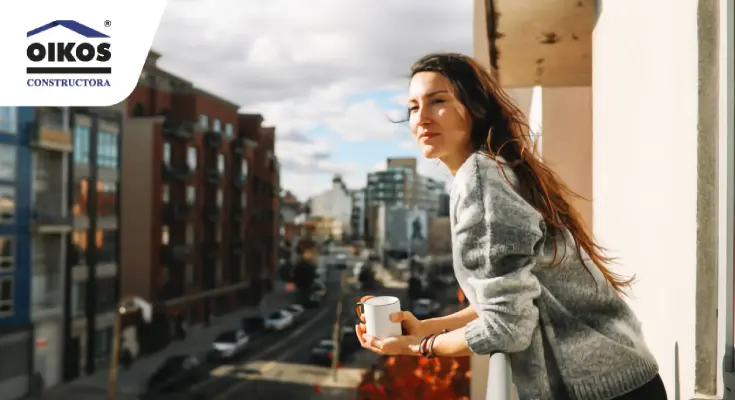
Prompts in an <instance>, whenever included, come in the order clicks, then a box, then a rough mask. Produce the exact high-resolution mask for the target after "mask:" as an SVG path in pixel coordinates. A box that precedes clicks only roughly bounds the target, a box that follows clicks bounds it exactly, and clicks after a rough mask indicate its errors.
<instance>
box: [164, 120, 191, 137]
mask: <svg viewBox="0 0 735 400" xmlns="http://www.w3.org/2000/svg"><path fill="white" fill-rule="evenodd" d="M194 126H195V125H194V123H192V122H178V123H177V122H174V121H173V120H171V119H166V120H165V121H163V136H164V137H166V138H169V139H175V140H180V141H188V140H190V139H191V138H192V137H194Z"/></svg>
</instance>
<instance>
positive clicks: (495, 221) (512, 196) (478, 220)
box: [454, 163, 545, 354]
mask: <svg viewBox="0 0 735 400" xmlns="http://www.w3.org/2000/svg"><path fill="white" fill-rule="evenodd" d="M466 172H468V174H467V175H466V176H465V177H464V181H463V184H462V185H461V189H460V193H459V196H458V198H457V202H456V203H455V207H456V208H455V232H456V237H455V241H456V242H455V249H454V251H456V252H458V253H457V254H458V255H459V257H458V258H459V260H461V262H460V264H461V265H460V266H459V270H460V271H459V272H460V273H462V274H464V275H465V277H466V281H467V284H468V285H470V286H471V287H472V288H473V289H474V291H475V294H476V302H474V304H473V306H474V308H475V311H476V312H477V315H478V318H477V319H475V320H473V321H472V322H470V323H469V324H467V326H465V338H466V340H467V343H468V345H469V347H470V349H471V350H472V352H474V353H476V354H490V353H495V352H505V353H513V352H520V351H523V350H525V349H526V348H527V347H528V346H529V345H530V343H531V338H532V336H533V333H534V331H535V329H536V327H537V325H538V318H539V316H538V309H537V308H536V306H535V305H534V299H535V298H537V297H538V296H539V295H540V294H541V285H540V284H539V281H538V279H537V278H536V276H535V274H534V273H533V271H532V270H533V268H534V267H535V265H536V258H537V255H538V252H539V251H541V250H540V249H541V248H542V245H543V238H544V229H545V225H544V221H543V218H542V216H541V214H540V213H539V212H538V211H536V210H535V209H534V208H533V207H532V206H531V205H530V204H528V203H527V202H526V201H525V200H524V199H523V198H522V197H520V196H519V195H518V194H517V193H516V192H515V190H514V189H513V188H512V186H511V185H510V184H509V183H508V182H507V181H506V180H505V178H504V177H503V176H502V173H501V172H500V171H499V170H498V166H497V164H495V163H493V165H491V166H483V167H481V168H478V167H477V166H476V167H475V168H471V169H470V171H466ZM505 173H506V174H509V175H510V174H512V171H510V167H505Z"/></svg>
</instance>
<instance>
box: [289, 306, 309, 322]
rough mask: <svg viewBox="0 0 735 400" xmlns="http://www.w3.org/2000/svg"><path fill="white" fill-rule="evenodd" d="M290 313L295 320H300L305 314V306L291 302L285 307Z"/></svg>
mask: <svg viewBox="0 0 735 400" xmlns="http://www.w3.org/2000/svg"><path fill="white" fill-rule="evenodd" d="M284 309H285V310H286V311H288V313H289V314H291V315H292V316H293V319H294V322H295V321H298V320H300V319H301V318H302V317H303V316H304V311H305V310H304V307H302V306H300V305H298V304H291V305H290V306H286V307H285V308H284Z"/></svg>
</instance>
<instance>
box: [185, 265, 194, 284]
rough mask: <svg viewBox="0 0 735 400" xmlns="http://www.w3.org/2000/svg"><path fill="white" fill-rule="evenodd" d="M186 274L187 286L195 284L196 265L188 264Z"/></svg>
mask: <svg viewBox="0 0 735 400" xmlns="http://www.w3.org/2000/svg"><path fill="white" fill-rule="evenodd" d="M185 268H186V269H185V270H184V273H185V274H186V284H187V285H191V284H193V283H194V265H193V264H186V267H185Z"/></svg>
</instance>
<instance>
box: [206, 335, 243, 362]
mask: <svg viewBox="0 0 735 400" xmlns="http://www.w3.org/2000/svg"><path fill="white" fill-rule="evenodd" d="M248 343H250V336H248V335H247V334H246V333H245V331H243V330H242V329H237V330H231V331H226V332H222V333H221V334H220V335H219V336H217V338H216V339H214V343H212V350H213V352H214V354H216V356H218V357H219V358H232V357H234V356H236V355H238V354H240V353H242V352H243V351H244V350H245V348H246V347H247V345H248Z"/></svg>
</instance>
